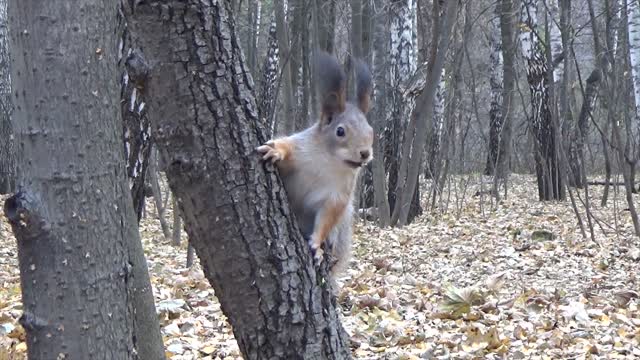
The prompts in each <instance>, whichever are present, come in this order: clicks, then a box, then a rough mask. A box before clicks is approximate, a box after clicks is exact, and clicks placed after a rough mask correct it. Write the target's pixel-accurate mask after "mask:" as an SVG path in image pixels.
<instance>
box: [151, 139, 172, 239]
mask: <svg viewBox="0 0 640 360" xmlns="http://www.w3.org/2000/svg"><path fill="white" fill-rule="evenodd" d="M157 165H158V154H157V150H152V152H151V161H150V164H149V170H148V171H149V179H150V180H151V188H152V189H153V201H154V203H155V204H156V213H157V214H158V221H160V227H161V228H162V235H164V238H165V239H167V240H169V239H171V231H169V224H167V216H166V214H165V209H166V207H165V206H164V205H163V203H162V189H161V188H160V181H159V180H158V166H157Z"/></svg>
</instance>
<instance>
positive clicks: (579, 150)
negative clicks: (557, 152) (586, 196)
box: [569, 68, 602, 188]
mask: <svg viewBox="0 0 640 360" xmlns="http://www.w3.org/2000/svg"><path fill="white" fill-rule="evenodd" d="M601 79H602V71H600V69H599V68H596V69H594V70H593V71H592V72H591V75H589V77H588V78H587V86H586V89H585V91H584V95H583V101H582V107H581V108H580V115H578V123H577V124H576V125H577V126H576V127H575V128H574V129H573V132H572V138H571V141H570V147H569V167H570V169H571V174H570V175H571V176H569V185H571V186H575V187H577V188H584V187H585V186H586V181H587V174H585V173H584V143H585V138H586V136H587V133H588V131H589V118H590V117H591V111H592V109H593V106H594V103H595V99H596V95H597V94H598V85H599V84H600V80H601Z"/></svg>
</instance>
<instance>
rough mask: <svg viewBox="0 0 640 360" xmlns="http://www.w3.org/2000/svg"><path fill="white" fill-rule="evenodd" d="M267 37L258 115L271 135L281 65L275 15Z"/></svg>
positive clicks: (273, 126)
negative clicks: (275, 94)
mask: <svg viewBox="0 0 640 360" xmlns="http://www.w3.org/2000/svg"><path fill="white" fill-rule="evenodd" d="M267 39H268V40H267V43H268V48H267V55H266V56H265V58H264V62H263V64H262V81H261V83H260V92H259V95H258V117H259V118H260V121H261V122H262V123H263V124H265V125H266V126H267V127H268V129H269V132H268V134H269V136H270V137H271V136H272V135H273V134H274V130H275V120H274V119H275V107H276V100H277V99H276V97H275V96H273V94H274V93H275V91H276V85H277V80H278V68H279V67H280V54H279V51H278V38H277V36H276V20H275V15H274V16H273V17H272V21H271V25H270V26H269V36H268V38H267Z"/></svg>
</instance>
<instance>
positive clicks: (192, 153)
mask: <svg viewBox="0 0 640 360" xmlns="http://www.w3.org/2000/svg"><path fill="white" fill-rule="evenodd" d="M230 9H231V7H230V4H229V2H208V1H199V0H188V1H179V0H175V1H167V0H162V1H160V0H158V1H151V0H149V1H145V2H142V3H139V4H138V5H137V7H136V9H135V10H133V9H128V10H127V11H128V12H131V13H132V14H131V18H132V19H134V20H133V21H132V23H133V24H134V25H133V27H134V28H135V34H136V35H137V36H138V37H139V39H140V40H141V43H142V44H143V45H144V49H145V53H146V54H147V55H148V57H149V59H150V63H151V65H152V67H153V70H152V71H151V77H150V82H149V94H150V98H151V106H150V112H151V116H152V118H154V119H158V121H157V122H155V121H154V123H153V130H154V135H156V136H157V137H156V140H157V144H158V147H159V149H160V151H161V156H162V158H163V160H164V162H165V163H166V164H167V168H166V174H167V178H168V180H169V185H170V187H171V189H172V191H173V193H174V194H175V195H176V196H178V198H179V199H180V205H181V209H180V210H181V214H182V215H183V220H184V223H185V228H186V230H187V233H188V235H189V241H190V243H191V244H192V245H193V246H194V248H195V249H196V253H197V255H198V257H199V258H200V262H201V263H202V265H203V268H204V271H205V275H206V276H207V278H208V279H209V281H210V283H211V284H212V286H213V287H214V289H215V291H216V295H217V296H218V299H219V300H220V304H221V306H222V310H223V312H224V313H225V314H226V316H227V317H228V318H229V321H230V323H231V325H232V327H233V331H234V334H235V337H236V339H237V341H238V345H239V347H240V350H241V351H242V353H243V355H244V357H245V358H246V359H273V358H281V359H301V358H304V359H343V358H349V357H350V355H349V346H348V338H347V336H346V333H345V332H344V329H343V328H342V326H341V325H340V322H339V320H338V314H337V313H336V310H335V299H334V298H333V297H332V296H331V295H330V289H329V288H328V283H327V281H326V280H325V276H326V268H325V267H326V261H325V262H324V264H325V266H324V267H323V268H322V269H321V272H319V273H316V270H315V269H314V267H313V264H312V259H311V256H310V251H309V249H308V246H307V244H306V243H305V242H304V240H303V239H302V236H301V234H300V232H299V229H298V227H297V225H296V224H295V221H294V219H293V216H292V215H291V213H290V211H289V208H288V205H287V201H286V193H285V192H284V189H283V187H282V183H281V182H280V181H279V178H278V176H277V175H276V173H275V171H273V168H272V167H271V166H270V165H268V166H267V168H268V170H266V169H265V166H264V165H263V164H262V163H261V161H260V157H259V156H258V155H257V153H256V152H255V150H254V149H255V147H256V146H258V145H259V144H261V143H262V142H263V141H265V140H266V139H265V136H264V127H263V124H261V123H260V122H259V121H258V119H257V116H256V104H255V99H254V95H253V89H252V80H251V76H250V74H249V73H248V70H247V68H246V66H245V64H244V63H243V60H242V56H241V51H240V47H239V44H238V38H237V36H236V33H235V29H234V26H235V25H234V20H233V16H232V13H231V10H230ZM154 114H158V116H154ZM160 114H162V116H160ZM176 119H181V121H176Z"/></svg>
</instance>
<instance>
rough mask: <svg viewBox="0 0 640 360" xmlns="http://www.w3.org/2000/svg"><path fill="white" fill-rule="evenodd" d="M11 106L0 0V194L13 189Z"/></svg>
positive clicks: (3, 3)
mask: <svg viewBox="0 0 640 360" xmlns="http://www.w3.org/2000/svg"><path fill="white" fill-rule="evenodd" d="M11 106H12V105H11V76H10V74H9V47H8V44H7V0H0V194H8V193H11V192H13V191H14V189H15V180H16V179H15V177H16V163H15V159H16V158H15V157H16V154H15V150H14V139H13V131H12V127H11Z"/></svg>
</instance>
